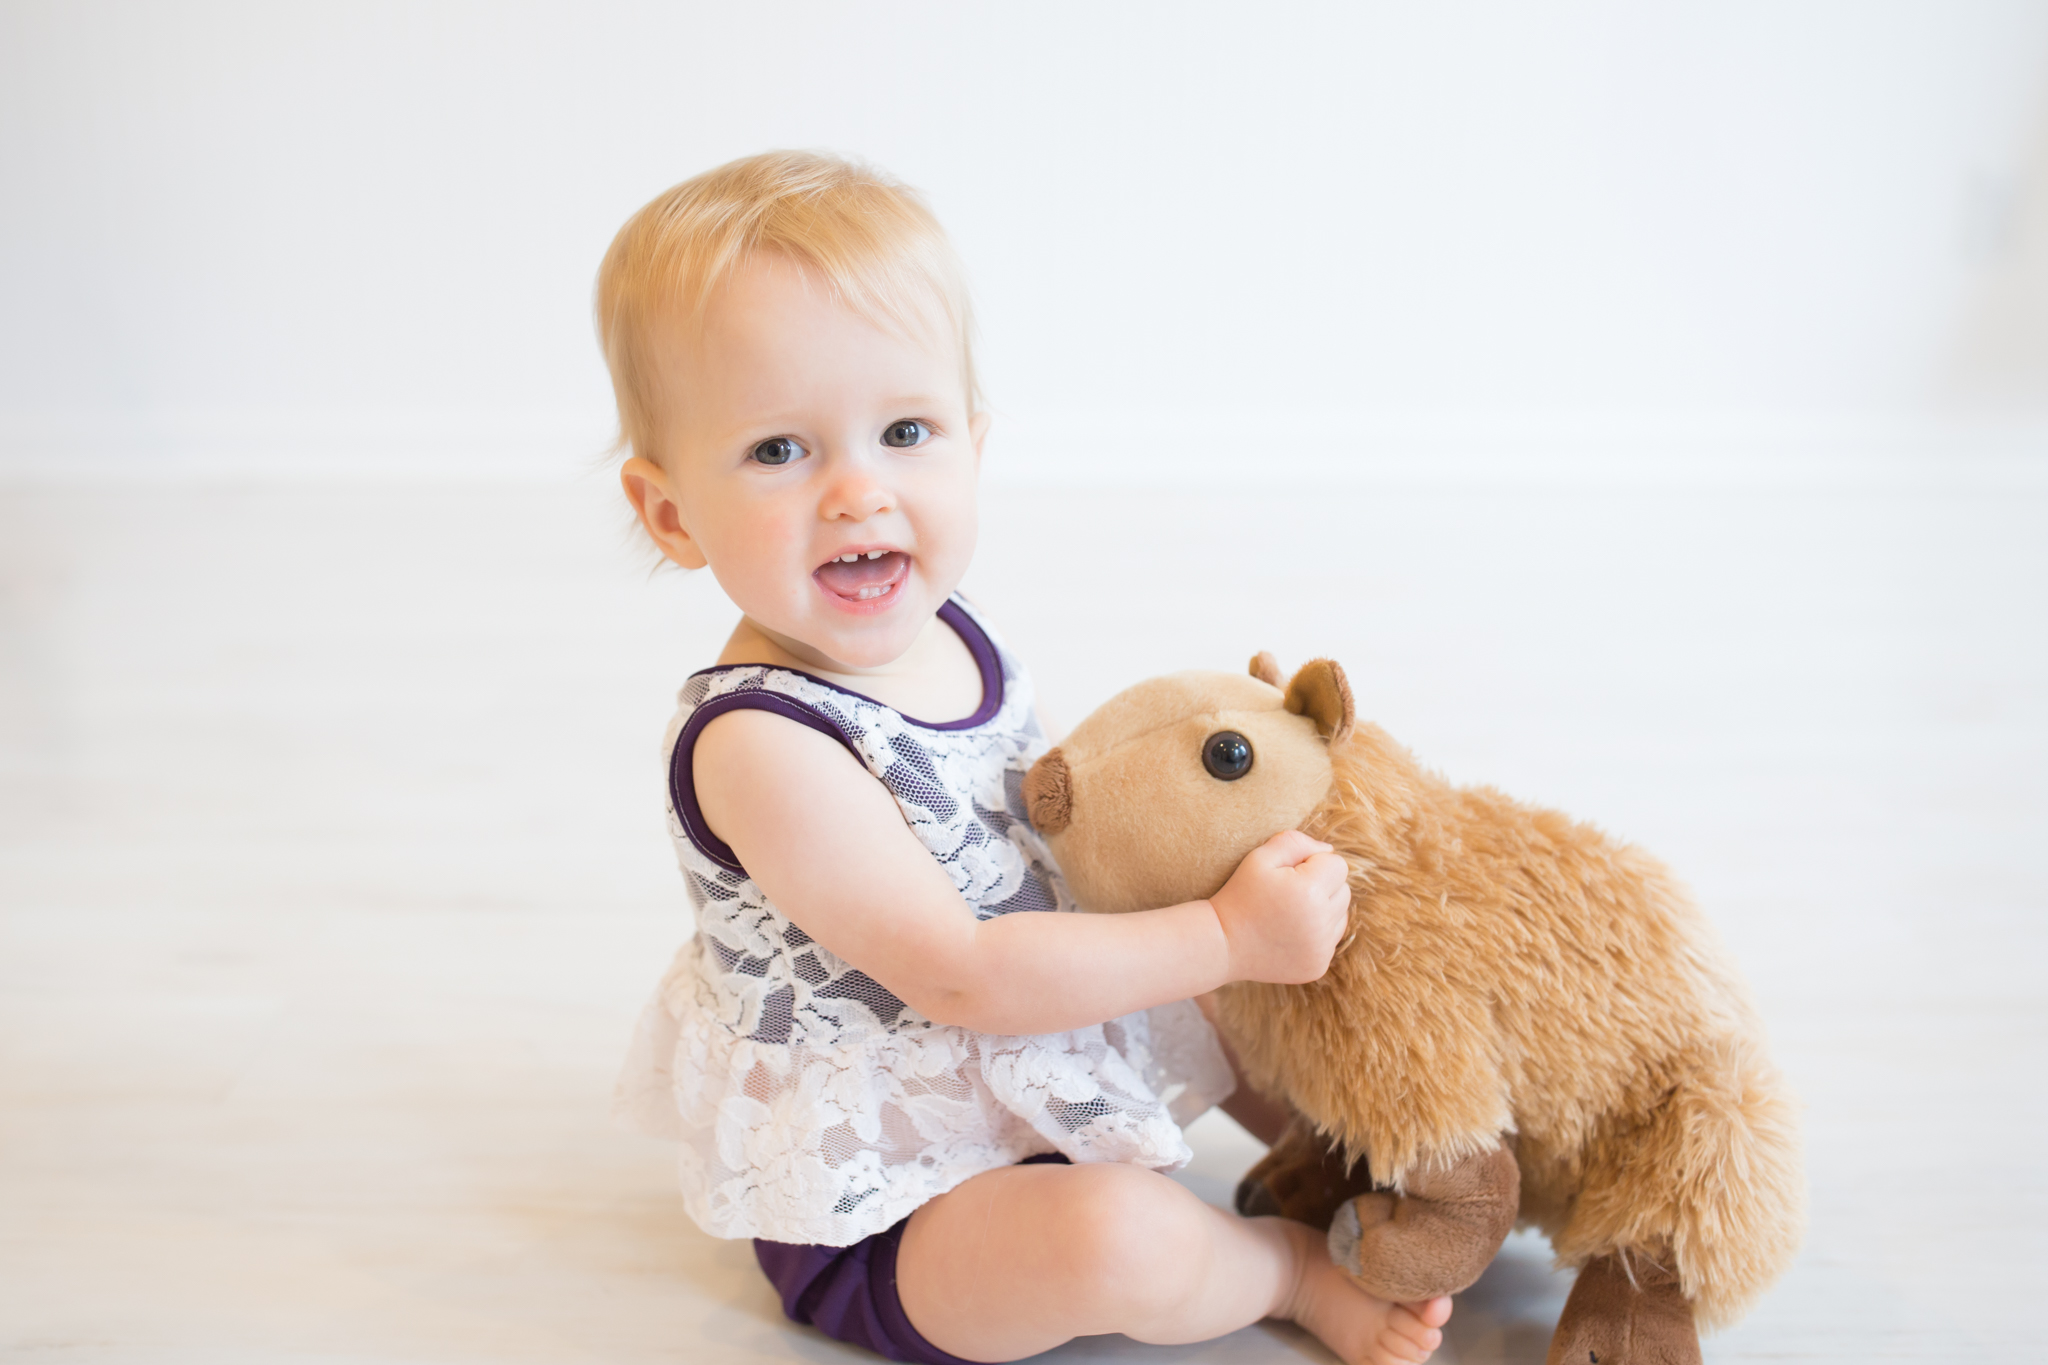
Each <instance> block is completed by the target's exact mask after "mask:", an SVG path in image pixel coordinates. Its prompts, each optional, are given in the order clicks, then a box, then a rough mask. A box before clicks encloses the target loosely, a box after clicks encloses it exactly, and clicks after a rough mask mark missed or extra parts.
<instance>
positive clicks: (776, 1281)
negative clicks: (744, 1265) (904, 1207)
mask: <svg viewBox="0 0 2048 1365" xmlns="http://www.w3.org/2000/svg"><path fill="white" fill-rule="evenodd" d="M1043 1162H1057V1163H1059V1164H1061V1165H1065V1164H1067V1159H1066V1158H1065V1157H1063V1156H1061V1155H1060V1154H1059V1153H1058V1152H1046V1153H1043V1154H1041V1155H1039V1156H1027V1157H1025V1158H1024V1159H1023V1160H1022V1161H1020V1162H1018V1163H1017V1164H1018V1165H1019V1166H1032V1165H1037V1164H1040V1163H1043ZM909 1222H910V1220H909V1219H908V1218H905V1219H903V1220H902V1221H901V1222H899V1223H897V1224H895V1225H894V1226H892V1227H889V1228H885V1229H883V1230H882V1231H881V1232H877V1233H875V1234H874V1235H873V1236H870V1237H864V1238H862V1239H861V1240H860V1241H858V1242H855V1243H854V1244H853V1245H852V1246H850V1247H819V1246H795V1245H792V1244H790V1243H788V1242H765V1241H762V1240H761V1239H760V1238H758V1237H757V1238H755V1239H754V1259H755V1260H757V1261H759V1262H760V1263H761V1269H762V1270H764V1271H766V1272H767V1274H768V1283H770V1284H772V1285H774V1286H775V1290H776V1292H777V1293H779V1294H780V1295H782V1311H783V1312H785V1313H787V1314H789V1318H790V1321H792V1322H801V1323H804V1324H805V1325H807V1326H810V1327H815V1328H817V1329H818V1330H819V1331H820V1332H823V1333H824V1334H825V1335H826V1336H828V1337H831V1338H832V1339H833V1340H834V1341H843V1342H845V1343H847V1344H848V1345H849V1346H862V1347H866V1348H867V1349H868V1350H870V1351H873V1352H874V1353H875V1354H876V1355H878V1356H881V1357H883V1358H884V1359H887V1360H901V1361H906V1362H908V1365H976V1363H975V1362H973V1361H968V1360H962V1359H961V1358H960V1357H959V1356H954V1355H947V1354H946V1353H945V1352H944V1351H941V1350H940V1349H939V1348H938V1347H936V1346H934V1345H932V1344H931V1343H930V1342H929V1341H926V1340H925V1339H924V1338H923V1337H922V1336H920V1335H919V1334H918V1330H917V1329H916V1328H915V1327H912V1326H911V1325H910V1319H909V1318H907V1317H905V1316H904V1315H903V1300H902V1299H900V1298H898V1297H897V1295H896V1248H897V1246H898V1245H899V1244H900V1243H901V1242H902V1241H903V1229H904V1227H905V1226H906V1225H907V1224H908V1223H909Z"/></svg>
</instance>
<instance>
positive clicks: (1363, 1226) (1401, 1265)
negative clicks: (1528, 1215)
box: [1330, 1143, 1522, 1303]
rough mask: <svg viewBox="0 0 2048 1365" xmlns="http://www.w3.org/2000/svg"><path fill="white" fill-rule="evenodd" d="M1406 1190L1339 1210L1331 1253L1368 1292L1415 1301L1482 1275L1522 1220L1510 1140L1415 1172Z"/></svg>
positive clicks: (1376, 1194)
mask: <svg viewBox="0 0 2048 1365" xmlns="http://www.w3.org/2000/svg"><path fill="white" fill-rule="evenodd" d="M1407 1185H1408V1189H1407V1192H1406V1193H1404V1194H1396V1193H1394V1192H1393V1191H1392V1190H1373V1191H1370V1192H1369V1193H1366V1194H1362V1195H1359V1196H1358V1197H1357V1198H1355V1199H1353V1200H1352V1201H1351V1202H1350V1203H1348V1204H1346V1205H1344V1207H1343V1208H1341V1209H1339V1210H1338V1211H1337V1217H1336V1220H1335V1221H1334V1222H1333V1223H1331V1225H1330V1259H1331V1260H1333V1261H1335V1262H1336V1263H1337V1264H1338V1265H1340V1266H1342V1267H1343V1268H1344V1269H1345V1270H1346V1271H1347V1272H1349V1273H1350V1275H1351V1278H1352V1279H1354V1280H1356V1281H1358V1284H1359V1286H1360V1287H1361V1288H1362V1289H1364V1290H1365V1292H1366V1293H1368V1294H1373V1295H1377V1296H1378V1297H1380V1298H1383V1299H1391V1300H1392V1301H1394V1302H1395V1303H1413V1302H1415V1301H1416V1300H1418V1299H1430V1298H1435V1297H1436V1296H1437V1295H1438V1294H1455V1293H1457V1292H1458V1291H1459V1290H1461V1289H1464V1288H1466V1287H1468V1286H1469V1285H1470V1284H1471V1283H1472V1282H1473V1281H1474V1280H1476V1279H1478V1278H1479V1274H1480V1272H1481V1271H1483V1270H1485V1269H1486V1266H1487V1263H1488V1262H1489V1261H1491V1260H1492V1259H1493V1255H1494V1253H1495V1252H1497V1251H1499V1250H1500V1244H1501V1243H1502V1242H1504V1241H1506V1240H1507V1236H1508V1234H1509V1233H1510V1232H1512V1231H1514V1227H1515V1212H1516V1209H1517V1208H1518V1207H1519V1205H1520V1202H1521V1190H1522V1176H1521V1172H1520V1170H1518V1169H1517V1168H1516V1166H1515V1154H1514V1151H1513V1149H1512V1148H1510V1147H1509V1146H1507V1145H1506V1144H1505V1143H1503V1144H1502V1145H1500V1146H1498V1147H1495V1148H1494V1149H1493V1150H1491V1151H1488V1152H1482V1153H1481V1154H1479V1155H1478V1156H1473V1157H1467V1158H1466V1159H1465V1160H1463V1161H1460V1162H1458V1163H1457V1164H1456V1165H1454V1166H1451V1167H1449V1168H1447V1169H1445V1170H1440V1171H1431V1172H1427V1173H1421V1174H1417V1175H1415V1176H1412V1177H1411V1178H1410V1179H1409V1180H1408V1181H1407Z"/></svg>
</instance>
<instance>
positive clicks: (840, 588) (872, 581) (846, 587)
mask: <svg viewBox="0 0 2048 1365" xmlns="http://www.w3.org/2000/svg"><path fill="white" fill-rule="evenodd" d="M909 574H910V556H909V555H907V554H904V553H903V552H902V551H901V550H864V551H861V552H859V553H856V554H844V555H841V556H839V558H837V559H832V560H827V561H826V562H825V563H823V564H820V565H819V566H818V567H817V569H816V570H815V571H813V572H812V574H811V577H813V578H815V579H817V580H818V586H819V587H821V588H823V589H824V590H825V591H826V592H828V593H830V594H831V595H832V596H834V597H837V598H839V599H840V600H841V601H845V602H873V601H876V600H878V599H880V598H883V597H887V596H888V595H889V594H890V593H892V592H895V591H896V589H897V588H899V587H901V586H902V585H903V580H904V579H905V578H906V577H908V576H909Z"/></svg>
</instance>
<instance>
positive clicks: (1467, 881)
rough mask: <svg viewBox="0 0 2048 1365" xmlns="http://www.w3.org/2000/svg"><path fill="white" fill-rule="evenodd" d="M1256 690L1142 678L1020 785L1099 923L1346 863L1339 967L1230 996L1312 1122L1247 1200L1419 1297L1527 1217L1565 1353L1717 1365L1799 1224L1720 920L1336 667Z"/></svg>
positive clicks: (1480, 1257)
mask: <svg viewBox="0 0 2048 1365" xmlns="http://www.w3.org/2000/svg"><path fill="white" fill-rule="evenodd" d="M1251 674H1252V676H1250V677H1242V676H1238V675H1234V674H1227V673H1183V674H1178V675H1175V676H1172V677H1166V678H1158V679H1154V680H1152V681H1150V682H1145V683H1140V684H1139V685H1138V686H1136V687H1133V688H1131V689H1129V690H1128V691H1125V692H1123V693H1121V694H1119V695H1118V696H1116V697H1114V698H1112V699H1111V700H1110V701H1108V702H1107V703H1105V704H1104V705H1103V706H1102V707H1101V708H1100V709H1099V710H1097V711H1096V712H1095V713H1094V714H1093V715H1091V716H1089V717H1088V719H1086V720H1085V721H1083V722H1082V723H1081V725H1080V726H1079V727H1078V728H1076V729H1075V730H1074V732H1073V734H1071V735H1070V736H1068V737H1067V739H1066V740H1065V741H1064V742H1063V743H1062V744H1061V745H1060V746H1059V747H1058V748H1056V749H1053V750H1052V751H1051V752H1049V753H1047V754H1046V755H1045V756H1044V757H1043V758H1041V759H1040V760H1039V761H1038V763H1037V764H1036V765H1035V766H1034V767H1033V768H1032V769H1031V771H1030V773H1028V774H1027V776H1026V779H1025V784H1024V794H1025V800H1026V804H1027V806H1028V809H1029V811H1030V814H1031V819H1032V822H1033V824H1034V825H1036V826H1037V828H1038V830H1039V831H1040V832H1041V833H1042V834H1044V835H1045V836H1046V837H1047V839H1048V841H1049V842H1050V844H1051V847H1052V850H1053V853H1054V856H1055V857H1057V858H1058V860H1059V863H1060V867H1061V869H1062V870H1063V871H1064V872H1065V874H1066V878H1067V884H1068V886H1069V887H1070V888H1071V889H1072V891H1073V893H1074V895H1075V897H1076V899H1077V900H1078V901H1079V902H1080V904H1081V905H1082V907H1083V908H1085V909H1088V910H1093V911H1099V912H1116V911H1128V910H1139V909H1144V908H1147V907H1150V906H1158V905H1171V904H1175V903H1178V902H1181V901H1187V900H1193V899H1197V898H1201V897H1205V896H1209V895H1213V894H1214V893H1215V892H1216V891H1217V890H1218V889H1220V888H1221V887H1222V885H1223V883H1224V882H1225V880H1227V879H1228V877H1229V876H1230V873H1231V872H1232V870H1233V869H1234V868H1235V867H1236V866H1237V863H1238V861H1239V860H1240V859H1241V858H1243V857H1244V855H1245V854H1246V853H1248V852H1250V851H1251V850H1252V849H1253V848H1255V847H1257V846H1258V845H1259V844H1261V843H1263V842H1264V841H1265V840H1266V839H1267V838H1269V837H1270V836H1272V835H1274V834H1276V833H1278V832H1280V831H1281V830H1285V829H1290V828H1299V829H1302V830H1305V831H1306V832H1308V833H1309V834H1311V835H1313V836H1315V837H1316V838H1319V839H1322V840H1325V841H1327V842H1328V843H1330V844H1332V845H1334V846H1335V847H1336V849H1337V851H1338V852H1339V853H1341V854H1342V855H1343V856H1344V857H1345V859H1346V860H1347V861H1348V862H1349V863H1350V865H1351V879H1350V880H1351V893H1352V899H1351V921H1350V931H1349V934H1348V936H1347V937H1346V938H1345V939H1344V941H1343V942H1342V944H1341V945H1340V946H1339V948H1338V950H1337V954H1336V957H1335V958H1334V960H1333V961H1332V962H1331V964H1330V969H1329V971H1328V972H1327V973H1326V974H1325V975H1324V976H1323V977H1322V979H1320V980H1318V981H1315V982H1312V983H1310V984H1308V985H1305V986H1275V985H1262V984H1258V983H1253V982H1239V983H1236V984H1234V985H1231V986H1227V987H1225V988H1224V989H1223V990H1222V992H1220V994H1219V996H1218V1000H1217V1015H1218V1020H1219V1022H1220V1023H1221V1025H1222V1027H1223V1031H1224V1033H1225V1036H1226V1037H1227V1038H1228V1040H1229V1041H1230V1042H1231V1044H1232V1045H1233V1047H1234V1048H1235V1049H1236V1051H1237V1053H1238V1055H1239V1057H1240V1059H1241V1062H1242V1064H1243V1068H1244V1071H1245V1074H1246V1077H1247V1079H1248V1080H1249V1081H1250V1082H1251V1083H1252V1084H1253V1085H1254V1086H1255V1087H1257V1088H1258V1089H1259V1090H1261V1091H1264V1092H1265V1093H1267V1094H1269V1095H1273V1096H1276V1097H1278V1098H1280V1099H1282V1100H1284V1101H1285V1102H1286V1103H1287V1104H1288V1105H1289V1106H1291V1107H1292V1110H1293V1112H1294V1118H1293V1121H1292V1124H1291V1126H1290V1127H1289V1128H1288V1130H1287V1132H1286V1133H1285V1135H1284V1136H1282V1137H1281V1138H1280V1140H1279V1141H1278V1142H1277V1143H1276V1144H1275V1145H1274V1146H1273V1148H1272V1150H1271V1151H1270V1152H1269V1153H1268V1154H1267V1156H1266V1157H1265V1159H1264V1160H1263V1161H1261V1162H1260V1163H1259V1164H1258V1165H1257V1166H1255V1167H1254V1168H1253V1169H1252V1171H1251V1172H1250V1173H1249V1175H1247V1176H1246V1178H1245V1181H1244V1183H1243V1184H1242V1185H1241V1186H1240V1187H1239V1189H1238V1196H1237V1198H1238V1206H1239V1209H1240V1211H1241V1212H1245V1213H1247V1214H1255V1213H1278V1214H1283V1215H1285V1216H1287V1217H1291V1218H1296V1219H1300V1220H1302V1221H1304V1222H1308V1223H1312V1224H1315V1225H1317V1226H1322V1227H1327V1228H1328V1229H1329V1239H1330V1253H1331V1255H1332V1257H1333V1258H1334V1259H1335V1260H1336V1261H1337V1263H1338V1264H1339V1265H1341V1266H1343V1267H1344V1268H1345V1269H1346V1270H1347V1271H1348V1272H1349V1273H1350V1274H1351V1275H1352V1277H1353V1278H1354V1279H1355V1280H1357V1282H1358V1283H1359V1284H1360V1285H1362V1286H1363V1287H1364V1288H1365V1289H1366V1290H1367V1291H1369V1292H1371V1293H1373V1294H1376V1295H1379V1296H1380V1297H1382V1298H1386V1299H1393V1300H1398V1301H1404V1302H1405V1301H1413V1300H1417V1299H1424V1298H1429V1297H1432V1296H1434V1295H1437V1294H1448V1293H1455V1292H1457V1291H1458V1290H1461V1289H1464V1288H1465V1287H1467V1286H1468V1285H1470V1284H1471V1283H1472V1282H1473V1281H1474V1280H1475V1279H1477V1278H1478V1276H1479V1274H1480V1272H1481V1271H1482V1270H1484V1269H1485V1267H1486V1265H1487V1263H1488V1262H1489V1261H1490V1260H1492V1258H1493V1256H1494V1253H1495V1252H1496V1251H1497V1250H1498V1249H1499V1247H1500V1244H1501V1242H1502V1241H1503V1240H1504V1239H1505V1238H1506V1236H1507V1234H1508V1233H1509V1231H1511V1230H1512V1229H1513V1228H1514V1226H1515V1225H1516V1224H1517V1223H1518V1222H1519V1223H1525V1224H1533V1225H1535V1226H1536V1227H1538V1228H1540V1229H1542V1230H1543V1232H1544V1233H1546V1234H1547V1235H1548V1236H1549V1238H1550V1242H1551V1246H1552V1248H1553V1250H1554V1251H1555V1253H1556V1255H1557V1258H1558V1261H1559V1262H1560V1264H1562V1265H1566V1266H1571V1267H1576V1268H1577V1269H1578V1272H1579V1274H1578V1278H1577V1280H1576V1282H1575V1283H1574V1285H1573V1287H1572V1291H1571V1294H1570V1296H1569V1298H1568V1299H1567V1300H1566V1303H1565V1309H1564V1314H1563V1317H1562V1318H1561V1320H1560V1321H1559V1323H1558V1327H1557V1331H1556V1334H1555V1335H1554V1336H1553V1338H1552V1341H1551V1348H1550V1355H1549V1360H1550V1361H1551V1362H1552V1365H1595V1363H1596V1362H1597V1363H1598V1365H1624V1362H1644V1363H1647V1362H1660V1365H1661V1362H1678V1361H1697V1360H1699V1358H1700V1356H1699V1338H1698V1331H1699V1329H1701V1328H1713V1327H1716V1326H1720V1325H1723V1324H1726V1323H1728V1322H1731V1321H1733V1320H1734V1319H1735V1318H1737V1317H1739V1316H1740V1315H1741V1314H1742V1313H1743V1312H1744V1311H1745V1310H1746V1309H1747V1308H1748V1306H1749V1305H1750V1304H1751V1303H1752V1302H1753V1301H1754V1300H1755V1299H1756V1297H1757V1296H1758V1295H1759V1294H1760V1293H1762V1291H1763V1290H1764V1289H1765V1288H1766V1287H1767V1286H1768V1285H1769V1284H1770V1283H1771V1281H1772V1280H1774V1279H1775V1278H1776V1277H1777V1276H1778V1275H1779V1273H1780V1272H1782V1271H1783V1270H1784V1268H1785V1266H1786V1264H1787V1263H1788V1262H1789V1261H1790V1260H1791V1258H1792V1255H1793V1252H1794V1251H1795V1250H1796V1248H1797V1246H1798V1242H1799V1238H1800V1234H1801V1230H1802V1227H1803V1224H1804V1204H1805V1184H1804V1178H1803V1176H1802V1174H1801V1168H1800V1156H1799V1141H1798V1132H1797V1120H1796V1113H1795V1110H1796V1104H1795V1101H1794V1100H1793V1097H1792V1095H1791V1094H1790V1092H1789V1091H1788V1089H1787V1087H1786V1084H1785V1082H1784V1080H1783V1079H1782V1078H1781V1077H1780V1075H1779V1073H1778V1071H1777V1069H1776V1068H1775V1067H1774V1066H1773V1065H1772V1063H1771V1061H1770V1058H1769V1056H1768V1055H1767V1053H1766V1051H1765V1046H1764V1039H1763V1032H1762V1029H1761V1027H1760V1025H1759V1023H1758V1020H1757V1016H1756V1013H1755V1011H1754V1009H1753V1008H1752V1007H1751V1005H1750V1002H1749V999H1748V996H1747V994H1746V992H1745V990H1744V988H1743V986H1742V984H1741V982H1740V981H1739V980H1738V979H1737V976H1736V974H1735V971H1734V969H1733V968H1732V967H1731V966H1730V964H1729V961H1728V958H1727V955H1726V954H1725V953H1724V952H1723V950H1722V949H1721V947H1720V945H1719V943H1718V942H1717V941H1716V939H1715V936H1714V934H1713V932H1712V931H1711V929H1710V928H1709V926H1708V924H1707V923H1706V921H1705V920H1704V919H1703V918H1702V917H1701V916H1700V914H1699V912H1698V911H1697V910H1696V909H1694V907H1693V905H1692V902H1691V900H1690V899H1689V897H1688V896H1687V894H1686V892H1685V891H1684V889H1683V888H1682V887H1681V886H1680V885H1679V884H1678V882H1677V881H1676V880H1675V879H1674V878H1673V877H1672V875H1671V873H1670V872H1669V871H1667V870H1666V869H1665V868H1664V866H1663V865H1662V864H1660V863H1658V862H1657V861H1656V860H1655V859H1653V858H1651V857H1650V856H1649V855H1647V854H1645V853H1642V852H1641V851H1639V850H1637V849H1635V848H1632V847H1630V846H1628V845H1625V844H1621V843H1617V842H1615V841H1613V840H1611V839H1608V838H1607V837H1605V836H1604V835H1602V834H1601V833H1600V832H1599V831H1598V830H1596V829H1594V828H1593V827H1592V826H1590V825H1585V824H1580V823H1578V822H1576V821H1574V820H1571V819H1569V818H1568V817H1566V816H1564V815H1560V814H1558V813H1556V812H1554V811H1548V810H1540V809H1537V808H1535V807H1532V806H1526V805H1522V804H1520V803H1518V802H1515V801H1511V800H1509V799H1508V798H1507V797H1505V796H1503V795H1501V794H1500V793H1499V792H1496V791H1493V790H1491V789H1488V788H1484V787H1453V786H1451V785H1450V784H1449V783H1447V782H1445V781H1444V780H1443V779H1442V778H1440V777H1438V776H1436V775H1435V774H1433V773H1430V772H1427V771H1425V770H1424V769H1423V768H1421V767H1420V766H1418V765H1417V763H1416V762H1415V760H1414V759H1413V758H1412V757H1410V755H1409V754H1408V752H1407V751H1406V750H1405V749H1403V748H1401V747H1400V746H1399V745H1397V744H1395V743H1394V741H1393V740H1391V739H1390V738H1388V737H1387V735H1386V734H1385V733H1384V732H1383V731H1381V730H1380V729H1378V728H1377V727H1376V726H1372V725H1361V724H1358V723H1357V722H1356V719H1355V717H1354V715H1353V708H1352V698H1351V689H1350V686H1349V684H1348V683H1347V682H1346V680H1345V676H1344V671H1343V669H1341V668H1339V667H1338V666H1337V665H1336V664H1334V663H1332V662H1330V661H1329V660H1326V659H1325V660H1318V661H1316V662H1314V663H1311V664H1308V665H1307V666H1305V667H1304V668H1302V669H1301V670H1300V671H1299V672H1297V673H1296V674H1295V675H1294V677H1293V679H1292V680H1291V681H1289V682H1287V683H1286V684H1285V686H1284V687H1283V686H1282V680H1281V676H1280V672H1279V669H1278V668H1277V666H1276V665H1275V664H1274V663H1273V660H1272V656H1271V655H1266V654H1261V655H1260V656H1259V657H1258V658H1256V659H1254V660H1253V661H1252V668H1251Z"/></svg>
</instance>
